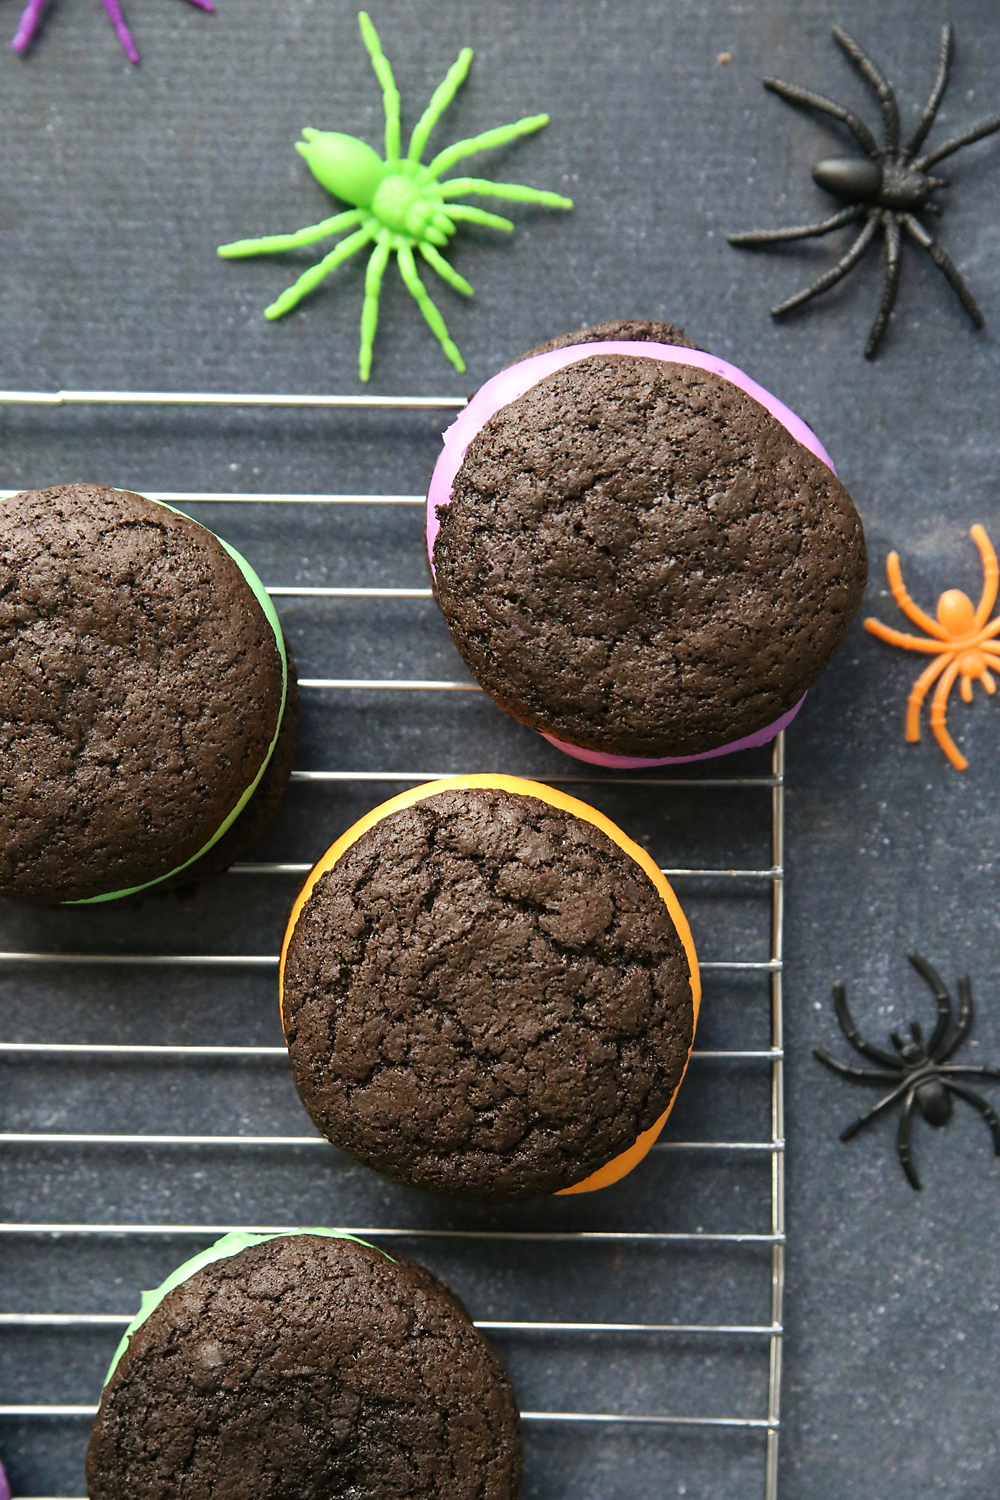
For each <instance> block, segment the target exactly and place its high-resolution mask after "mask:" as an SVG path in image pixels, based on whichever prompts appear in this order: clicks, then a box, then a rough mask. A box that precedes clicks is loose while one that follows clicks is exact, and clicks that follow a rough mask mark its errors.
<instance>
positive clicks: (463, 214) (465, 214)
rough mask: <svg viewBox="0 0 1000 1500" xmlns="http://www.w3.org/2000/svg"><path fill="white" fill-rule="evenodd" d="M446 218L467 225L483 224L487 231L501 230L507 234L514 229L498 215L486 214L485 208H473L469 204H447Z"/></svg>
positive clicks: (508, 221) (506, 220)
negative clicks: (457, 220)
mask: <svg viewBox="0 0 1000 1500" xmlns="http://www.w3.org/2000/svg"><path fill="white" fill-rule="evenodd" d="M448 217H449V218H450V219H464V220H465V221H466V223H467V224H485V225H486V227H487V229H503V230H506V231H508V232H509V231H510V230H512V229H513V228H514V226H513V224H512V223H511V222H510V220H509V219H502V218H501V217H500V215H499V214H488V213H487V212H486V210H485V208H474V207H473V205H472V204H471V203H449V204H448Z"/></svg>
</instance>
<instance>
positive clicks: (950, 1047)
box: [935, 974, 975, 1063]
mask: <svg viewBox="0 0 1000 1500" xmlns="http://www.w3.org/2000/svg"><path fill="white" fill-rule="evenodd" d="M974 1015H975V1007H974V1005H973V1003H972V980H971V979H970V978H969V976H968V974H960V975H959V976H958V1021H957V1023H956V1026H955V1035H954V1036H953V1037H951V1039H950V1040H949V1041H947V1042H945V1044H944V1046H943V1047H942V1048H941V1050H940V1052H939V1053H938V1055H937V1057H936V1058H935V1061H936V1062H939V1063H943V1062H947V1061H948V1058H949V1057H954V1055H955V1053H956V1052H957V1051H958V1049H959V1047H961V1045H962V1043H963V1042H964V1041H965V1038H966V1037H967V1036H968V1035H969V1032H970V1031H971V1030H972V1020H973V1016H974Z"/></svg>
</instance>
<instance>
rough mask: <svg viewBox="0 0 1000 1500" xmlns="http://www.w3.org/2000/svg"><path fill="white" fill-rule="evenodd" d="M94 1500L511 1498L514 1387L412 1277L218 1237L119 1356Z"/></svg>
mask: <svg viewBox="0 0 1000 1500" xmlns="http://www.w3.org/2000/svg"><path fill="white" fill-rule="evenodd" d="M87 1484H88V1493H89V1495H90V1500H178V1497H181V1496H183V1500H292V1497H294V1500H340V1497H343V1500H389V1497H392V1500H517V1497H518V1496H519V1495H520V1493H521V1438H520V1423H519V1418H518V1413H517V1408H516V1406H515V1403H514V1396H513V1392H512V1390H511V1386H510V1381H509V1380H508V1378H507V1375H506V1372H505V1370H504V1368H503V1366H502V1364H501V1363H500V1360H499V1358H498V1357H497V1355H496V1354H495V1353H494V1352H493V1350H492V1349H491V1348H490V1346H489V1344H487V1342H486V1340H485V1339H484V1338H483V1336H482V1335H481V1334H480V1333H479V1332H477V1330H476V1329H475V1328H474V1327H473V1325H472V1323H471V1322H470V1320H469V1315H468V1313H467V1312H466V1310H465V1308H464V1307H463V1306H462V1304H461V1302H459V1300H458V1298H457V1297H455V1296H454V1295H453V1293H451V1292H450V1291H449V1290H448V1288H447V1287H445V1286H444V1285H442V1283H441V1282H440V1281H438V1280H437V1279H436V1277H434V1276H432V1275H431V1273H430V1272H429V1271H427V1270H425V1269H424V1268H423V1266H417V1265H413V1264H412V1263H411V1262H410V1261H405V1260H391V1259H390V1258H389V1257H388V1256H386V1255H383V1254H382V1253H381V1252H380V1251H378V1250H375V1249H372V1247H371V1246H369V1245H364V1244H361V1243H360V1242H358V1241H356V1240H352V1239H348V1238H346V1237H344V1236H339V1235H335V1234H333V1233H332V1232H331V1231H324V1230H307V1231H303V1232H302V1233H300V1234H287V1235H278V1236H275V1235H268V1236H262V1235H238V1234H232V1235H227V1236H226V1237H225V1239H223V1240H220V1241H219V1242H218V1243H217V1244H216V1245H213V1246H212V1248H211V1250H209V1251H206V1252H205V1253H204V1254H202V1255H200V1256H196V1257H195V1259H194V1260H193V1261H189V1262H188V1263H187V1264H186V1265H185V1266H182V1267H181V1268H180V1269H179V1270H178V1271H177V1272H175V1273H174V1275H173V1276H171V1277H170V1278H169V1279H168V1280H167V1281H166V1282H165V1283H164V1285H163V1287H161V1288H160V1289H159V1291H158V1292H156V1293H152V1294H147V1295H146V1296H144V1297H143V1307H142V1311H141V1313H140V1314H139V1317H138V1318H137V1319H136V1320H135V1321H134V1322H133V1324H132V1327H131V1329H130V1330H129V1332H128V1333H127V1334H126V1337H125V1339H124V1340H123V1346H122V1348H120V1349H119V1352H118V1355H116V1358H115V1363H114V1364H113V1365H112V1369H111V1373H110V1375H109V1377H108V1383H107V1385H106V1386H105V1388H104V1395H103V1397H102V1399H101V1405H100V1410H99V1411H98V1414H97V1420H96V1422H95V1423H94V1430H93V1433H92V1435H91V1439H90V1446H89V1448H88V1450H87Z"/></svg>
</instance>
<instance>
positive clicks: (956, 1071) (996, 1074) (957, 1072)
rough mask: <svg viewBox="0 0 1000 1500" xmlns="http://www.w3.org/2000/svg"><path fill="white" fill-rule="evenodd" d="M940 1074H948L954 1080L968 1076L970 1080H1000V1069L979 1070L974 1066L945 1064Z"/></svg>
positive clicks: (940, 1068) (939, 1069)
mask: <svg viewBox="0 0 1000 1500" xmlns="http://www.w3.org/2000/svg"><path fill="white" fill-rule="evenodd" d="M938 1072H939V1073H947V1074H949V1075H950V1076H951V1077H953V1078H961V1077H963V1076H964V1075H965V1074H968V1076H969V1077H970V1078H1000V1068H979V1067H976V1066H975V1065H974V1064H973V1065H972V1066H970V1067H968V1068H966V1067H963V1066H962V1064H961V1063H945V1064H944V1065H943V1066H941V1067H939V1068H938Z"/></svg>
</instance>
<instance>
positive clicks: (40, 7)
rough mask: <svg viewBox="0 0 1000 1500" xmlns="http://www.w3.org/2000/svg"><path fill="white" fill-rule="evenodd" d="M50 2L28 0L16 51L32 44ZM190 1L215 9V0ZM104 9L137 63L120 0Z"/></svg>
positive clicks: (109, 1)
mask: <svg viewBox="0 0 1000 1500" xmlns="http://www.w3.org/2000/svg"><path fill="white" fill-rule="evenodd" d="M48 3H49V0H28V3H27V5H26V6H25V8H24V12H23V14H22V16H21V22H20V25H19V26H18V28H17V33H16V35H15V37H14V40H13V41H12V42H11V46H12V47H13V49H14V51H15V52H20V53H22V54H23V53H25V52H27V50H28V48H29V47H30V46H31V43H32V42H33V41H34V38H35V32H36V31H37V30H38V28H39V26H40V24H41V20H42V12H43V11H44V10H45V7H46V6H47V5H48ZM189 3H190V4H191V5H197V6H198V8H199V10H214V9H215V5H214V0H189ZM104 9H105V10H106V11H107V13H108V15H109V17H110V19H111V24H112V26H113V27H114V28H115V31H116V32H117V33H118V40H119V41H120V42H121V44H122V46H123V47H124V48H125V53H126V55H127V57H128V59H129V62H134V63H137V62H138V61H139V52H138V49H137V48H136V45H135V42H134V41H133V40H132V33H131V32H130V31H129V29H128V27H127V26H126V24H125V16H124V14H123V12H122V8H121V3H120V0H104Z"/></svg>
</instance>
